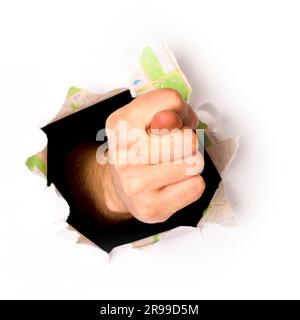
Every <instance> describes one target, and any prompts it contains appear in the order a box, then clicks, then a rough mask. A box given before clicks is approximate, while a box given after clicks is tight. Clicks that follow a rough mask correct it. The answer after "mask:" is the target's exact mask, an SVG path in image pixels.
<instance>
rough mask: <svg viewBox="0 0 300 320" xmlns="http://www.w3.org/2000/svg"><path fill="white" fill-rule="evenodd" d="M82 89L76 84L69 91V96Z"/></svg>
mask: <svg viewBox="0 0 300 320" xmlns="http://www.w3.org/2000/svg"><path fill="white" fill-rule="evenodd" d="M80 90H81V89H80V88H77V87H75V86H72V87H70V88H69V90H68V93H67V98H69V97H71V96H73V95H74V94H75V93H77V92H79V91H80Z"/></svg>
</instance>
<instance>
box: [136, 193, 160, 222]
mask: <svg viewBox="0 0 300 320" xmlns="http://www.w3.org/2000/svg"><path fill="white" fill-rule="evenodd" d="M136 216H137V218H138V219H139V220H141V221H143V222H146V223H151V222H154V221H155V222H156V216H157V210H156V208H155V206H154V205H153V200H152V199H151V198H150V197H145V196H144V197H139V198H138V199H137V201H136Z"/></svg>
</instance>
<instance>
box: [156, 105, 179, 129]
mask: <svg viewBox="0 0 300 320" xmlns="http://www.w3.org/2000/svg"><path fill="white" fill-rule="evenodd" d="M182 125H183V123H182V119H181V118H180V116H179V115H178V113H176V112H175V111H173V110H163V111H159V112H157V113H156V114H155V115H154V117H153V118H152V120H151V124H150V130H153V129H167V130H169V131H171V130H174V129H180V128H182Z"/></svg>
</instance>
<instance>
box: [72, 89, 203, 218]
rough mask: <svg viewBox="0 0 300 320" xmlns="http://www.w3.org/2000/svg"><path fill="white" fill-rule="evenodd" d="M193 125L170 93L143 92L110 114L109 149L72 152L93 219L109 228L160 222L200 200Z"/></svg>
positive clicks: (192, 117) (87, 148) (175, 94)
mask: <svg viewBox="0 0 300 320" xmlns="http://www.w3.org/2000/svg"><path fill="white" fill-rule="evenodd" d="M196 126H197V118H196V116H195V114H194V112H193V110H192V109H191V107H190V106H189V105H188V104H186V103H185V102H184V101H182V99H181V97H180V95H179V93H178V92H177V91H175V90H172V89H159V90H155V91H152V92H149V93H146V94H144V95H143V96H140V97H138V98H136V99H135V100H133V101H132V102H131V103H129V104H127V105H125V106H124V107H122V108H120V109H118V110H117V111H115V112H114V113H112V114H111V115H110V116H109V117H108V119H107V121H106V130H105V132H106V135H107V138H108V150H106V152H105V150H104V148H103V146H100V147H99V148H98V147H97V145H87V146H81V147H79V149H77V150H75V151H74V152H75V153H76V163H77V165H75V166H74V168H75V171H76V172H77V175H78V179H79V180H80V181H78V182H79V183H80V184H81V185H83V186H84V190H85V192H86V196H87V197H88V199H89V201H92V202H93V204H94V207H95V208H96V210H94V213H93V214H94V215H95V216H97V215H98V216H99V218H104V219H105V220H106V221H108V222H111V223H113V222H117V221H122V220H126V219H131V218H133V217H134V218H136V219H138V220H140V221H142V222H146V223H158V222H163V221H165V220H167V219H168V218H169V217H170V216H172V215H173V214H174V213H175V212H177V211H178V210H180V209H182V208H183V207H185V206H187V205H189V204H190V203H192V202H194V201H196V200H197V199H199V197H201V195H202V193H203V191H204V189H205V183H204V180H203V179H202V177H201V176H200V175H199V173H200V172H201V171H202V170H203V166H204V161H203V157H202V155H201V153H200V152H199V151H198V139H197V136H196V134H195V133H194V131H193V129H195V128H196ZM97 149H98V150H97ZM96 153H97V157H96ZM71 157H72V155H71ZM72 159H74V154H73V158H72ZM104 160H105V161H106V162H105V161H104ZM103 161H104V162H103Z"/></svg>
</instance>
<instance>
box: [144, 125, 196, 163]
mask: <svg viewBox="0 0 300 320" xmlns="http://www.w3.org/2000/svg"><path fill="white" fill-rule="evenodd" d="M160 131H164V130H160ZM198 146H199V141H198V137H197V135H196V134H195V133H194V132H193V130H192V129H190V128H187V127H183V128H182V129H181V130H176V131H172V132H171V133H169V132H168V131H167V132H166V134H157V133H155V131H154V129H153V130H152V131H151V133H150V134H149V139H148V150H147V152H148V155H149V158H148V161H149V162H148V163H152V164H157V163H162V162H172V161H174V160H179V159H184V158H185V157H188V156H191V155H194V154H196V152H197V150H198Z"/></svg>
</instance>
